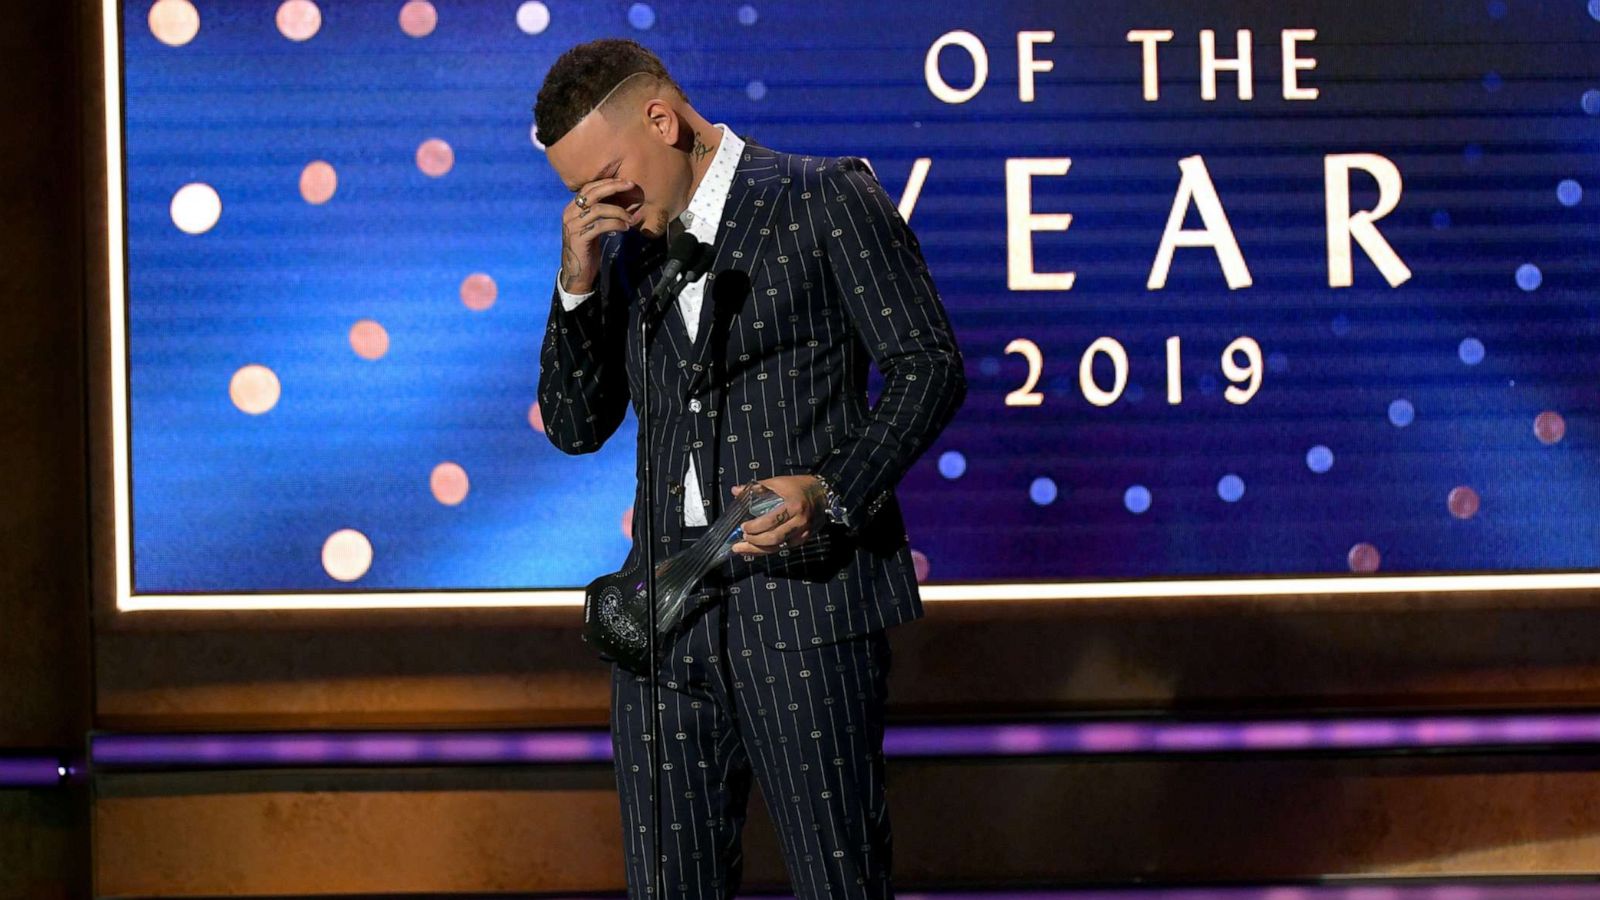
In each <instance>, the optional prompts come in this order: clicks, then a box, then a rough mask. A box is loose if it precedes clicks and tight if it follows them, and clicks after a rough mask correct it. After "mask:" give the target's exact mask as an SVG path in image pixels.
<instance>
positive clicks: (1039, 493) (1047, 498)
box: [1028, 477, 1057, 506]
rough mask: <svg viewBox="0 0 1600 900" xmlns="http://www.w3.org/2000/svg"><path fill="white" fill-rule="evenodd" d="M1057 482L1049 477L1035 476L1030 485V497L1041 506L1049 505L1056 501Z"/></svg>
mask: <svg viewBox="0 0 1600 900" xmlns="http://www.w3.org/2000/svg"><path fill="white" fill-rule="evenodd" d="M1056 495H1057V491H1056V483H1055V482H1054V481H1052V480H1050V479H1049V478H1043V477H1040V478H1035V479H1034V480H1033V483H1032V484H1030V485H1028V499H1029V500H1032V501H1033V502H1034V503H1037V504H1038V505H1040V506H1049V505H1050V504H1052V503H1054V502H1056Z"/></svg>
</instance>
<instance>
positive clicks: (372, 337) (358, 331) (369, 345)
mask: <svg viewBox="0 0 1600 900" xmlns="http://www.w3.org/2000/svg"><path fill="white" fill-rule="evenodd" d="M350 349H352V350H354V351H355V352H356V355H357V356H359V357H361V358H362V359H382V358H383V355H384V354H385V353H388V352H389V332H387V331H385V330H384V328H383V326H382V325H379V324H378V323H377V322H374V321H372V320H371V319H362V320H361V321H359V322H357V323H356V324H354V325H352V326H350Z"/></svg>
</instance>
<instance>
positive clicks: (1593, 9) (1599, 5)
mask: <svg viewBox="0 0 1600 900" xmlns="http://www.w3.org/2000/svg"><path fill="white" fill-rule="evenodd" d="M1589 18H1591V19H1593V20H1595V21H1596V22H1600V0H1589Z"/></svg>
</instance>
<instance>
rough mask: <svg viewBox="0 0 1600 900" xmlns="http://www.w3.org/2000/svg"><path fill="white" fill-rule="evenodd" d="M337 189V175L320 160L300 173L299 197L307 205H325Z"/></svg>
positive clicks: (308, 165)
mask: <svg viewBox="0 0 1600 900" xmlns="http://www.w3.org/2000/svg"><path fill="white" fill-rule="evenodd" d="M338 189H339V174H338V173H337V172H335V171H334V170H333V166H331V165H329V164H328V163H325V162H323V161H322V160H320V159H319V160H317V161H316V162H313V163H309V164H307V166H306V167H305V168H304V169H302V170H301V172H300V196H301V197H302V198H304V199H305V201H306V202H307V203H310V204H313V205H317V206H320V205H322V204H324V203H327V202H328V201H329V200H331V199H333V192H334V191H336V190H338Z"/></svg>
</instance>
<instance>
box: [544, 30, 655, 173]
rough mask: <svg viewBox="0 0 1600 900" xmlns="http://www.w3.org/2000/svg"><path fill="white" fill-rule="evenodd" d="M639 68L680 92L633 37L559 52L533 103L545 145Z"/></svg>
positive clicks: (594, 42) (608, 39) (568, 129)
mask: <svg viewBox="0 0 1600 900" xmlns="http://www.w3.org/2000/svg"><path fill="white" fill-rule="evenodd" d="M641 72H642V73H645V74H647V75H650V76H654V78H655V79H656V80H657V81H660V82H662V83H665V84H667V85H669V86H670V87H671V88H672V89H673V90H675V91H677V92H678V94H679V96H685V95H684V93H683V88H680V87H678V83H677V82H676V81H673V80H672V76H671V75H668V74H667V67H666V66H664V65H662V64H661V59H660V58H659V57H657V56H656V55H655V54H654V53H651V52H650V51H649V50H646V49H645V48H644V47H643V46H641V45H640V44H639V43H637V42H635V41H630V40H623V39H616V38H606V39H602V40H598V41H590V42H588V43H587V44H579V45H578V46H576V47H573V48H572V49H571V50H568V51H567V52H565V53H563V54H561V56H560V58H558V59H557V60H556V61H555V65H553V66H551V67H550V71H549V72H548V73H546V74H545V76H544V84H543V85H542V86H540V88H539V97H538V99H537V100H536V101H535V103H534V105H533V122H534V126H535V128H536V129H537V130H538V133H539V142H540V143H541V144H544V145H545V146H547V147H548V146H550V145H551V144H554V143H555V142H556V141H559V140H561V139H562V138H563V137H566V135H567V132H569V131H571V130H572V129H573V128H574V127H575V126H576V125H577V124H578V123H579V122H581V121H583V117H584V116H586V115H588V114H589V112H590V111H591V110H593V109H594V108H595V106H596V105H597V104H599V103H600V101H601V100H602V99H604V98H605V96H606V95H607V94H609V93H611V91H612V89H613V88H615V87H616V86H617V85H619V84H621V83H622V81H623V79H625V78H628V77H629V76H632V75H637V74H639V73H641Z"/></svg>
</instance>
